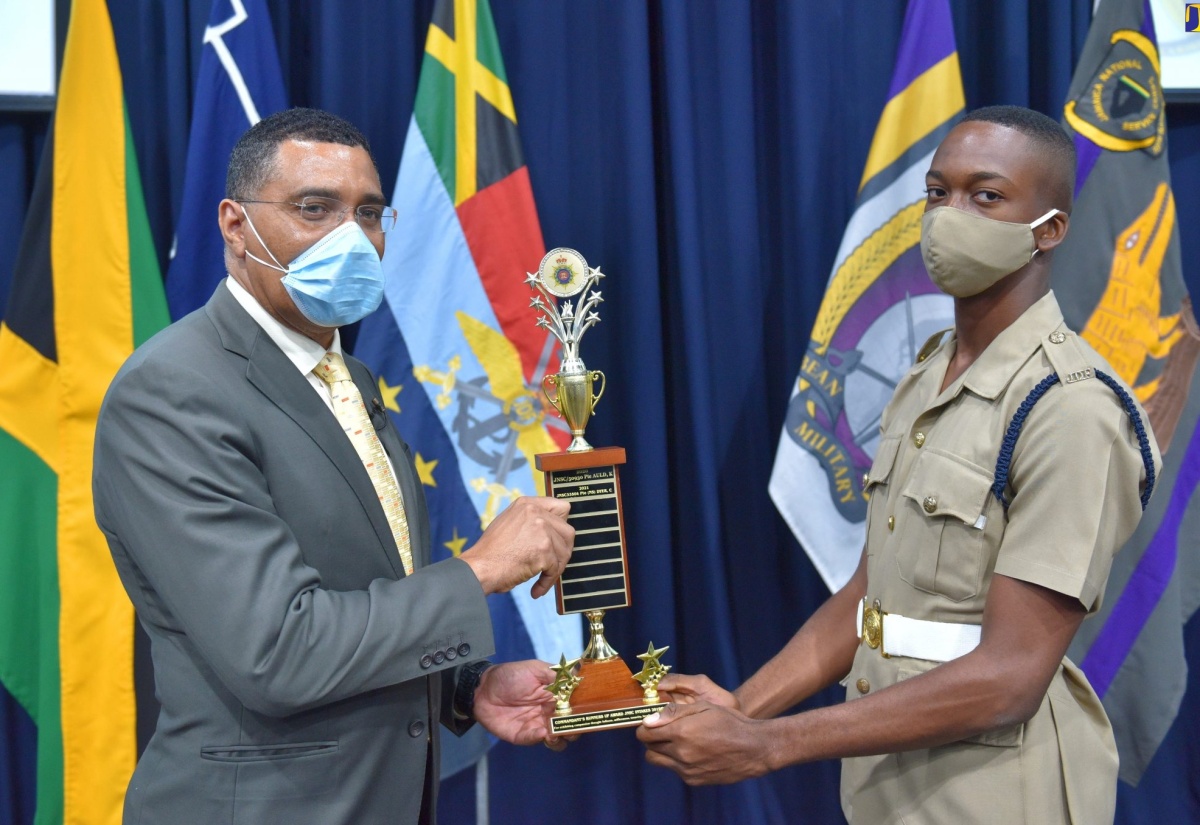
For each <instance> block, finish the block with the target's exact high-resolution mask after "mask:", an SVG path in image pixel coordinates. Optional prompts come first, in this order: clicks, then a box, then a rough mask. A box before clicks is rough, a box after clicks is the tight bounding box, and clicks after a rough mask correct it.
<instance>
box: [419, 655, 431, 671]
mask: <svg viewBox="0 0 1200 825" xmlns="http://www.w3.org/2000/svg"><path fill="white" fill-rule="evenodd" d="M432 665H433V657H432V656H430V655H429V654H428V653H426V654H425V655H424V656H422V657H421V667H423V668H429V667H431V666H432Z"/></svg>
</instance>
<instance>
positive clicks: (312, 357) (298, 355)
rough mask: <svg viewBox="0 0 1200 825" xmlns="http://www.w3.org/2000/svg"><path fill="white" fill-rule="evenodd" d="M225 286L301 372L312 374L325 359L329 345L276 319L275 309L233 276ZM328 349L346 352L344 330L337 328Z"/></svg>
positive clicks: (227, 279) (339, 352)
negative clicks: (257, 298)
mask: <svg viewBox="0 0 1200 825" xmlns="http://www.w3.org/2000/svg"><path fill="white" fill-rule="evenodd" d="M225 286H226V287H228V288H229V291H230V292H231V293H233V297H234V299H236V300H237V302H238V303H239V304H241V306H242V309H244V310H246V312H247V313H249V315H250V317H251V318H253V319H254V321H255V323H257V324H258V325H259V326H260V327H262V329H263V332H265V333H266V334H267V337H269V338H270V339H271V340H272V341H274V342H275V346H277V347H279V349H281V350H283V354H284V355H286V356H287V359H288V360H289V361H291V362H292V364H294V365H295V367H296V369H298V370H299V371H300V374H301V375H308V374H309V373H310V372H312V371H313V369H314V368H316V366H317V364H319V363H320V361H321V359H322V358H324V357H325V353H326V349H325V348H324V347H323V346H321V345H320V344H318V343H317V342H316V341H314V340H313V339H311V338H309V337H308V336H306V335H301V334H300V333H299V332H296V331H295V330H294V329H288V328H287V327H285V326H284V325H283V324H281V323H279V322H278V321H277V320H275V318H274V317H273V316H272V315H271V313H269V312H267V311H266V310H265V309H263V308H262V306H261V305H260V304H259V303H258V301H257V300H256V299H255V297H254V296H253V295H251V294H250V293H249V292H247V291H246V288H245V287H243V286H242V285H241V284H239V283H238V282H237V281H235V280H234V279H233V278H226V279H225ZM328 352H336V353H337V354H338V355H341V354H342V336H341V332H340V330H334V331H333V343H332V344H331V345H330V347H329V350H328Z"/></svg>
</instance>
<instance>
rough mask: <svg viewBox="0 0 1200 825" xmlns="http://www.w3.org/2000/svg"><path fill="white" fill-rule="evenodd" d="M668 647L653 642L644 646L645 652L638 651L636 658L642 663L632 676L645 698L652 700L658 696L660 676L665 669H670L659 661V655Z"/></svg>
mask: <svg viewBox="0 0 1200 825" xmlns="http://www.w3.org/2000/svg"><path fill="white" fill-rule="evenodd" d="M670 649H671V648H670V647H659V648H656V647H655V646H654V642H651V643H650V646H649V647H647V648H646V652H645V653H639V654H638V658H639V659H641V660H642V662H643V663H644V664H643V665H642V669H641V671H639V672H638V673H635V674H633V678H634V679H637V681H638V684H640V685H641V686H642V689H643V692H644V693H645V698H646V699H647V700H648V701H649V700H654V699H657V698H658V683H659V681H660V680H661V679H662V677H664V676H666V675H667V671H668V670H670V669H671V666H670V665H664V664H662V663H660V662H659V661H658V660H659V657H661V656H662V655H663V654H664V653H666V652H667V651H668V650H670Z"/></svg>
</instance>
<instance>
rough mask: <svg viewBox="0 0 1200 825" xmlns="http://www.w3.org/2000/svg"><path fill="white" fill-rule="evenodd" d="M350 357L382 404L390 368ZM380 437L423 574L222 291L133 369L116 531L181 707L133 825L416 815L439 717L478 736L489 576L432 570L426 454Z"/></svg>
mask: <svg viewBox="0 0 1200 825" xmlns="http://www.w3.org/2000/svg"><path fill="white" fill-rule="evenodd" d="M346 360H347V363H348V364H349V365H350V370H351V373H352V374H353V376H354V380H355V383H356V384H358V386H359V389H360V391H361V392H362V394H363V398H364V399H366V400H367V403H368V406H370V399H372V398H374V397H375V395H376V392H375V384H374V381H373V380H372V378H371V375H370V373H369V371H368V370H367V369H366V368H365V367H364V366H363V365H362V364H361V363H360V362H358V361H356V360H354V359H352V358H347V359H346ZM374 421H375V425H376V428H377V430H378V433H379V437H380V439H381V441H382V443H383V445H384V447H385V448H386V450H387V452H388V454H389V456H390V457H391V460H392V463H393V465H394V467H395V469H396V474H397V477H398V481H399V483H400V488H401V492H402V493H403V495H404V501H405V504H406V508H407V513H408V521H409V526H410V530H411V533H412V545H413V556H414V563H415V565H416V567H417V570H416V572H414V574H413V575H411V576H405V575H404V570H403V567H402V565H401V562H400V559H399V555H398V553H397V551H396V547H395V542H394V540H393V538H392V534H391V531H390V529H389V528H388V524H387V520H386V518H385V517H384V514H383V509H382V508H381V507H380V505H379V502H378V498H377V496H376V494H375V491H374V489H373V487H372V485H371V482H370V479H369V477H368V476H367V473H366V470H365V469H364V468H363V466H362V463H361V461H360V460H359V458H358V456H357V454H356V453H355V452H354V448H353V446H352V445H351V444H350V442H349V440H348V439H347V438H346V435H345V433H343V432H342V430H341V428H340V427H339V425H338V424H337V421H336V419H335V418H334V417H333V414H332V413H331V412H330V411H329V409H328V408H327V407H326V406H325V405H324V404H323V403H322V401H321V399H320V398H319V397H318V396H317V394H316V393H315V392H314V391H313V388H312V387H311V386H310V385H309V384H308V383H307V382H306V380H305V379H304V377H303V376H302V375H300V373H299V372H298V371H297V370H296V368H295V367H294V366H293V365H292V363H291V362H290V361H288V360H287V358H286V357H285V356H284V354H283V353H282V352H281V351H280V350H279V348H278V347H277V346H276V345H275V344H274V342H272V341H271V339H270V338H269V337H268V336H267V334H266V333H265V332H264V331H263V330H262V329H261V327H259V326H258V324H257V323H255V322H254V320H253V319H251V318H250V316H249V315H247V314H246V312H245V311H244V310H243V309H242V308H241V306H239V305H238V304H237V301H236V300H235V299H234V298H233V296H232V295H231V294H230V293H229V291H228V289H227V288H226V287H225V286H224V285H223V284H222V285H221V286H220V287H218V289H217V291H216V293H215V294H214V295H213V297H212V299H211V300H210V301H209V303H208V305H207V306H206V307H204V308H203V309H201V310H198V311H197V312H194V313H192V314H191V315H189V316H188V317H186V318H184V319H182V320H181V321H179V322H178V323H176V324H173V325H172V326H170V327H169V328H167V329H166V330H164V331H163V332H161V333H160V334H159V335H157V336H155V337H154V338H153V339H152V340H150V341H148V342H147V343H146V344H145V345H144V346H142V347H141V348H139V349H138V350H137V352H135V353H134V354H133V356H132V357H131V358H130V359H129V360H128V361H127V362H126V363H125V365H124V366H123V367H122V368H121V370H120V371H119V372H118V373H117V376H116V378H115V379H114V380H113V383H112V386H111V387H110V389H109V391H108V395H107V396H106V398H105V401H104V405H103V407H102V408H101V412H100V419H99V424H98V427H97V430H96V452H95V473H94V477H93V487H94V491H95V501H96V518H97V521H98V522H99V524H100V527H101V529H102V530H103V531H104V533H105V536H106V537H107V539H108V543H109V547H110V548H111V550H112V554H113V559H114V561H115V562H116V565H117V569H118V571H119V573H120V575H121V579H122V581H123V583H124V585H125V589H126V590H127V591H128V593H129V597H130V599H132V601H133V603H134V606H135V607H136V608H137V613H138V617H139V620H140V621H141V623H142V626H143V627H144V628H145V630H146V632H147V633H148V634H149V637H150V641H151V651H152V658H153V662H154V676H155V682H156V688H157V691H156V692H157V695H158V698H159V701H160V702H161V704H162V711H161V714H160V715H159V718H158V724H157V728H156V730H155V733H154V735H153V737H152V739H151V740H150V743H149V745H148V747H147V749H146V751H145V753H144V754H143V755H142V758H141V759H140V760H139V762H138V765H137V769H136V771H135V773H134V775H133V779H132V781H131V782H130V785H129V789H128V792H127V795H126V800H125V822H126V823H170V825H189V823H195V825H217V823H253V825H264V824H265V823H274V822H279V823H287V825H299V824H300V823H321V825H329V824H330V823H375V822H389V823H408V822H416V821H417V819H418V815H419V812H420V810H421V800H422V794H423V792H424V789H426V788H427V787H432V788H436V781H437V777H436V775H427V764H430V765H432V766H433V768H432V771H433V772H434V773H435V772H436V765H437V750H436V748H437V739H436V732H437V731H436V728H437V725H436V722H437V721H438V720H439V719H440V720H441V721H442V722H444V723H446V724H448V725H450V726H451V727H454V726H456V725H458V726H460V727H461V723H456V722H455V721H454V720H453V715H452V714H451V712H450V709H449V702H448V698H449V697H450V696H451V695H452V691H453V687H454V680H455V678H456V673H457V666H458V665H461V664H462V663H463V662H464V661H465V660H467V659H478V658H480V657H482V656H487V655H490V654H491V653H492V652H493V642H492V630H491V621H490V619H489V616H488V609H487V602H486V599H485V597H484V595H483V591H482V589H481V588H480V586H479V582H478V580H477V579H476V578H475V576H474V575H473V574H472V572H471V570H470V568H469V567H468V566H467V565H466V564H465V563H464V562H462V561H460V560H458V559H452V560H449V561H444V562H440V563H438V564H434V565H430V564H429V552H430V537H429V520H428V514H427V512H426V509H425V502H424V497H423V495H422V493H421V489H420V485H419V483H418V480H417V477H416V473H415V471H414V468H413V465H412V459H411V456H410V453H409V450H408V447H407V445H405V444H404V443H403V442H402V441H401V440H400V438H399V436H398V435H397V434H396V432H395V430H394V429H393V427H392V425H391V423H390V422H389V421H388V420H387V416H386V415H385V414H384V413H383V412H382V411H378V412H377V413H376V414H375V416H374Z"/></svg>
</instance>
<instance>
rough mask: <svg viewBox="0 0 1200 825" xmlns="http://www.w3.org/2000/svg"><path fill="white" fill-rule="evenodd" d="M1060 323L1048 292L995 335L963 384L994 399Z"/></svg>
mask: <svg viewBox="0 0 1200 825" xmlns="http://www.w3.org/2000/svg"><path fill="white" fill-rule="evenodd" d="M1062 326H1063V314H1062V309H1060V308H1059V306H1058V299H1057V298H1055V297H1054V292H1053V291H1050V292H1047V293H1046V294H1045V295H1043V296H1042V297H1041V298H1039V299H1038V300H1037V301H1036V302H1035V303H1034V304H1033V306H1031V307H1029V309H1027V310H1025V311H1024V312H1023V313H1021V316H1020V317H1019V318H1017V320H1015V321H1013V322H1012V323H1011V324H1009V326H1008V327H1007V328H1006V329H1005V330H1004V331H1003V332H1001V333H1000V334H999V335H997V336H996V337H995V339H994V340H993V341H992V342H991V343H990V344H988V345H987V348H986V349H985V350H984V351H983V352H982V353H980V355H979V357H978V358H976V359H975V363H973V364H972V365H971V366H970V368H969V369H967V371H966V373H965V374H964V375H963V379H962V382H963V386H964V387H966V388H967V389H969V390H970V391H971V392H973V393H975V394H976V395H978V396H981V397H983V398H987V399H989V400H994V399H995V398H996V397H997V396H998V395H1000V393H1002V392H1003V391H1004V389H1005V388H1006V387H1007V386H1008V384H1009V382H1010V381H1012V379H1013V376H1015V375H1016V374H1017V370H1019V369H1020V368H1021V367H1022V366H1024V364H1025V362H1026V361H1028V360H1029V358H1030V357H1031V356H1032V355H1033V354H1034V353H1035V352H1036V351H1037V350H1038V348H1039V347H1040V346H1041V345H1042V342H1043V341H1045V340H1046V336H1047V335H1049V334H1050V333H1051V332H1053V331H1054V330H1056V329H1058V328H1059V327H1062Z"/></svg>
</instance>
